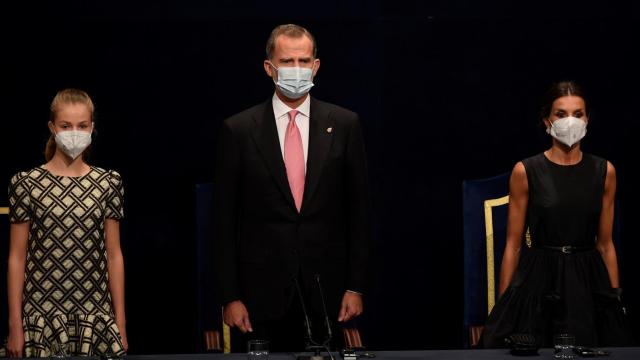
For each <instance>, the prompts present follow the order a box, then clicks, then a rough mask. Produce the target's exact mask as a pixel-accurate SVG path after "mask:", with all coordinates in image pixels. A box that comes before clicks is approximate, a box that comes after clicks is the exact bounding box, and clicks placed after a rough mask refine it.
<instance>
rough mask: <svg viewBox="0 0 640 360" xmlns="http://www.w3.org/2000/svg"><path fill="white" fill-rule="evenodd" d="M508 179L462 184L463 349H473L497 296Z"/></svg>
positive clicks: (505, 176)
mask: <svg viewBox="0 0 640 360" xmlns="http://www.w3.org/2000/svg"><path fill="white" fill-rule="evenodd" d="M509 176H510V173H503V174H500V175H498V176H495V177H492V178H488V179H480V180H467V181H464V182H463V183H462V202H463V204H462V206H463V223H464V332H465V336H464V339H465V346H466V347H473V346H475V345H476V344H477V341H478V340H479V335H480V332H481V330H482V326H483V325H484V322H485V320H486V319H487V315H488V314H489V312H490V311H491V308H492V307H493V305H494V304H495V300H496V298H497V296H498V295H497V294H498V284H499V271H500V264H501V262H502V253H503V251H504V244H505V241H506V228H507V208H508V203H509V197H508V193H509Z"/></svg>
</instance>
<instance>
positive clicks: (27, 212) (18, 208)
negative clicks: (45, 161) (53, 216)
mask: <svg viewBox="0 0 640 360" xmlns="http://www.w3.org/2000/svg"><path fill="white" fill-rule="evenodd" d="M30 220H31V198H30V192H29V176H28V174H27V173H26V172H21V173H18V174H16V175H14V176H13V177H12V178H11V184H10V185H9V221H10V222H11V223H21V222H25V221H30Z"/></svg>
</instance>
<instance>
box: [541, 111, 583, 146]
mask: <svg viewBox="0 0 640 360" xmlns="http://www.w3.org/2000/svg"><path fill="white" fill-rule="evenodd" d="M547 134H549V135H551V136H553V137H554V138H555V139H556V140H558V141H560V142H561V143H563V144H565V145H567V146H569V147H571V146H573V145H574V144H576V143H577V142H578V141H580V140H582V138H583V137H584V136H585V135H586V134H587V122H586V121H584V120H582V119H580V118H576V117H573V116H569V117H565V118H562V119H558V120H556V121H554V122H552V123H551V126H550V127H548V128H547Z"/></svg>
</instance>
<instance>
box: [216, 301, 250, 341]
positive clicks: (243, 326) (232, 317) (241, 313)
mask: <svg viewBox="0 0 640 360" xmlns="http://www.w3.org/2000/svg"><path fill="white" fill-rule="evenodd" d="M223 317H224V323H225V324H227V325H229V326H230V327H238V329H240V331H242V333H247V332H253V328H252V327H251V321H249V312H248V311H247V308H246V307H245V306H244V304H243V303H242V301H240V300H236V301H232V302H230V303H228V304H227V305H226V306H225V307H224V311H223Z"/></svg>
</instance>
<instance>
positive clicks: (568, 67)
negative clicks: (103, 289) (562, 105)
mask: <svg viewBox="0 0 640 360" xmlns="http://www.w3.org/2000/svg"><path fill="white" fill-rule="evenodd" d="M1 6H2V9H3V10H2V11H0V19H1V20H2V21H0V39H1V42H0V54H1V55H0V64H1V66H0V92H1V93H0V105H1V106H0V121H1V124H0V154H1V155H0V186H1V188H2V189H4V188H5V187H6V185H8V183H9V179H10V177H11V176H12V175H13V174H14V173H16V172H17V171H21V170H26V169H28V168H31V167H33V166H36V165H39V164H41V163H43V161H44V160H43V156H42V151H43V148H44V144H45V141H46V139H47V137H48V130H47V127H46V122H47V120H48V106H49V103H50V101H51V99H52V97H53V96H54V95H55V93H56V91H58V90H60V89H62V88H65V87H78V88H82V89H85V90H86V91H88V92H89V93H90V94H91V95H92V97H93V99H94V101H95V103H96V106H97V118H96V125H97V131H98V135H97V137H96V139H95V141H94V151H93V155H92V162H93V164H94V165H97V166H101V167H106V168H113V169H116V170H118V171H120V172H121V173H122V176H123V179H124V184H125V191H126V197H125V205H126V207H125V211H126V219H125V220H124V221H123V223H122V240H123V242H122V247H123V251H124V254H125V261H126V281H127V288H126V290H127V299H126V301H127V318H128V319H127V320H128V332H129V342H130V344H131V351H130V352H131V353H135V354H140V353H188V352H195V351H197V349H198V346H199V344H200V341H201V338H202V337H201V336H200V335H199V334H197V331H196V324H197V318H198V314H197V312H196V309H197V306H196V305H197V288H196V264H195V259H196V253H195V252H196V244H195V231H194V226H195V216H194V210H193V208H194V199H193V197H194V187H195V184H196V183H199V182H208V181H212V169H213V159H214V155H215V154H214V152H215V143H216V138H217V137H216V134H217V130H218V127H219V125H220V123H221V121H222V120H223V119H224V118H226V117H228V116H230V115H232V114H234V113H236V112H239V111H241V110H243V109H245V108H247V107H250V106H252V105H254V104H256V103H258V102H261V101H264V100H266V99H268V98H269V97H270V96H271V95H272V93H273V84H272V82H271V81H270V80H269V79H268V78H267V77H266V75H265V74H264V71H263V70H262V61H263V59H264V44H265V42H266V38H267V36H268V34H269V32H270V31H271V29H272V28H273V27H274V26H275V25H278V24H281V23H288V22H295V23H299V24H301V25H303V26H306V27H308V28H309V29H310V30H311V31H312V32H313V33H314V34H315V36H316V38H317V42H318V46H319V57H320V59H321V60H322V65H321V69H320V72H319V75H318V77H317V79H316V86H315V87H314V88H313V90H312V94H313V96H315V97H317V98H319V99H322V100H325V101H329V102H333V103H336V104H339V105H342V106H344V107H347V108H349V109H352V110H354V111H356V112H358V113H359V114H360V115H361V119H362V123H363V128H364V132H365V137H366V144H367V149H368V159H369V171H370V177H371V182H372V197H373V203H374V208H375V209H374V210H375V224H374V226H375V229H374V230H375V231H374V234H375V256H374V259H373V267H372V269H373V271H372V273H371V275H372V286H371V289H370V291H369V292H368V293H367V294H366V295H365V301H366V303H365V306H366V309H365V311H366V315H365V316H364V317H363V318H362V320H361V322H360V325H361V327H362V328H363V336H364V341H365V343H366V344H367V345H368V346H369V347H371V348H373V349H422V348H458V347H461V346H462V337H463V329H462V309H463V307H462V304H463V302H462V299H463V279H462V270H463V261H462V256H463V249H462V207H461V203H462V198H461V183H462V181H463V180H464V179H475V178H483V177H488V176H492V175H495V174H498V173H502V172H505V171H509V170H510V169H511V168H512V166H513V165H514V164H515V163H516V162H517V161H519V160H520V159H522V158H524V157H527V156H529V155H533V154H535V153H538V152H540V151H543V150H544V149H545V148H547V147H548V146H549V144H550V140H549V138H548V136H547V135H546V134H545V133H544V131H543V127H542V126H541V125H540V119H539V116H538V114H539V105H540V98H541V95H542V94H543V92H544V91H545V90H546V89H547V88H548V86H549V85H550V84H551V83H552V82H553V81H557V80H562V79H574V80H576V81H578V82H579V83H581V84H582V85H583V86H584V87H585V88H586V89H587V90H588V92H589V94H590V95H591V99H592V101H591V102H590V103H589V105H590V106H591V110H592V118H591V122H590V123H589V132H588V134H587V137H586V138H585V140H584V142H583V148H584V150H585V151H588V152H592V153H595V154H598V155H600V156H604V157H606V158H608V159H610V160H611V161H612V162H613V164H614V165H615V166H616V167H617V170H618V180H619V189H618V190H619V191H618V198H619V200H620V203H621V212H622V214H621V215H622V232H623V234H622V236H623V239H622V246H623V247H622V249H620V255H621V256H620V258H621V273H622V286H623V287H624V289H625V295H626V299H627V301H628V303H629V309H630V310H629V313H630V316H631V317H632V319H633V320H634V322H637V321H638V318H639V315H638V314H639V313H640V285H638V283H637V282H636V281H635V276H636V274H638V272H639V271H640V264H639V262H638V261H637V260H636V254H637V253H638V251H640V246H639V245H638V240H640V239H638V236H637V234H638V228H637V218H638V216H639V215H640V210H638V205H637V204H638V185H637V184H638V183H639V182H640V178H639V175H638V174H637V172H636V171H635V170H636V169H635V167H636V164H637V161H638V160H637V156H638V150H637V142H638V132H639V131H640V119H639V116H638V112H639V110H638V108H637V106H638V95H639V93H638V80H639V75H640V72H639V71H638V64H640V55H639V54H638V50H637V49H638V34H640V24H639V23H638V16H637V14H638V7H637V6H638V5H632V4H626V3H613V2H601V3H596V2H593V3H589V2H575V3H561V2H551V1H543V2H539V1H536V2H533V1H532V2H530V3H524V2H510V1H506V0H503V1H493V2H480V1H479V2H474V1H466V0H454V1H435V2H422V1H404V0H402V1H388V2H387V1H382V0H373V1H362V0H361V1H350V2H346V1H345V2H341V1H336V0H333V1H324V2H293V3H292V2H266V1H265V2H263V1H215V2H214V1H209V2H199V1H193V0H191V1H182V2H175V3H173V2H168V1H156V2H148V3H146V4H142V3H126V2H122V1H120V2H118V1H116V2H106V1H105V2H87V1H71V2H64V3H63V2H55V3H53V2H52V3H48V4H47V5H37V4H36V3H28V4H18V5H16V4H13V5H10V4H3V5H1ZM6 204H7V194H6V191H5V190H2V191H0V206H6ZM2 238H3V239H6V236H3V237H2ZM7 246H8V245H7V243H6V241H5V242H3V243H2V248H1V249H2V252H1V253H0V254H1V258H2V262H1V263H0V265H1V266H2V268H3V269H5V268H6V249H7ZM1 281H2V282H1V283H0V285H2V288H3V290H2V293H1V294H2V299H1V302H0V305H2V319H3V322H2V324H0V335H3V337H4V334H6V320H4V319H6V290H5V289H6V287H5V283H4V281H5V277H4V275H2V280H1ZM635 331H636V332H637V326H636V327H635Z"/></svg>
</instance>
